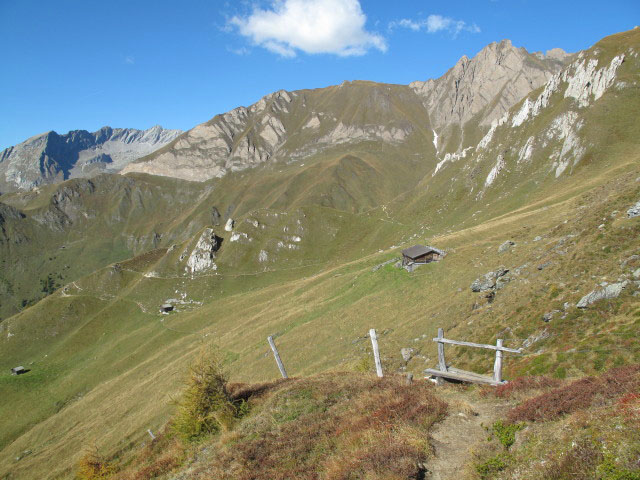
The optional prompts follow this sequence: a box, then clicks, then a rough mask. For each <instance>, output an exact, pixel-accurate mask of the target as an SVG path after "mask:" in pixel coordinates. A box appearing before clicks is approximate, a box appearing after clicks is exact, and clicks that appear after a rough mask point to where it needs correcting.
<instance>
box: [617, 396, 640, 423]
mask: <svg viewBox="0 0 640 480" xmlns="http://www.w3.org/2000/svg"><path fill="white" fill-rule="evenodd" d="M618 408H619V410H620V411H621V412H622V414H623V415H624V416H625V417H628V418H631V419H634V420H640V393H628V394H626V395H625V396H624V397H622V398H621V399H620V400H619V401H618Z"/></svg>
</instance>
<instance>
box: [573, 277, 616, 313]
mask: <svg viewBox="0 0 640 480" xmlns="http://www.w3.org/2000/svg"><path fill="white" fill-rule="evenodd" d="M628 284H629V282H628V281H626V280H625V281H624V282H621V283H612V284H611V285H606V286H602V287H600V288H597V289H595V290H593V291H592V292H590V293H588V294H587V295H585V296H584V297H582V298H581V299H580V301H579V302H578V303H577V304H576V307H578V308H587V307H588V306H589V305H591V304H592V303H595V302H597V301H599V300H605V299H611V298H616V297H618V296H619V295H620V294H621V293H622V290H624V288H625V287H626V286H627V285H628Z"/></svg>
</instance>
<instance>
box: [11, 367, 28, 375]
mask: <svg viewBox="0 0 640 480" xmlns="http://www.w3.org/2000/svg"><path fill="white" fill-rule="evenodd" d="M23 373H27V370H26V369H25V368H24V367H13V368H12V369H11V375H22V374H23Z"/></svg>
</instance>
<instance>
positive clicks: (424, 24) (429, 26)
mask: <svg viewBox="0 0 640 480" xmlns="http://www.w3.org/2000/svg"><path fill="white" fill-rule="evenodd" d="M398 27H401V28H408V29H410V30H413V31H414V32H417V31H420V30H425V31H426V32H427V33H437V32H441V31H446V32H449V33H450V34H451V35H453V36H454V37H457V36H458V34H459V33H460V32H463V31H464V32H470V33H480V27H478V25H476V24H475V23H473V24H471V25H469V24H468V23H467V22H465V21H464V20H455V19H453V18H451V17H443V16H442V15H429V16H428V17H427V19H426V20H418V21H416V20H410V19H407V18H403V19H402V20H395V21H393V22H391V23H389V29H390V30H393V29H394V28H398Z"/></svg>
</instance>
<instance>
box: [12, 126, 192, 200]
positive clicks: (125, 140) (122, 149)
mask: <svg viewBox="0 0 640 480" xmlns="http://www.w3.org/2000/svg"><path fill="white" fill-rule="evenodd" d="M181 133H182V132H181V131H180V130H165V129H163V128H162V127H160V126H155V127H152V128H150V129H148V130H135V129H131V128H111V127H103V128H101V129H100V130H98V131H97V132H93V133H90V132H87V131H86V130H74V131H72V132H69V133H67V134H66V135H59V134H57V133H56V132H54V131H51V132H47V133H43V134H41V135H36V136H35V137H32V138H29V139H28V140H25V141H24V142H22V143H20V144H19V145H16V146H14V147H10V148H7V149H6V150H3V151H2V152H0V191H2V192H10V191H15V190H31V189H33V188H34V187H37V186H39V185H43V184H49V183H57V182H61V181H63V180H66V179H69V178H74V177H91V176H94V175H97V174H99V173H103V172H117V171H119V170H121V169H122V168H124V167H125V166H126V165H127V164H128V163H129V162H131V161H133V160H135V159H136V158H138V157H141V156H144V155H148V154H149V153H151V152H153V151H154V150H157V149H158V148H160V147H162V146H164V145H166V144H167V143H169V142H170V141H172V140H173V139H174V138H176V137H177V136H178V135H180V134H181Z"/></svg>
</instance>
